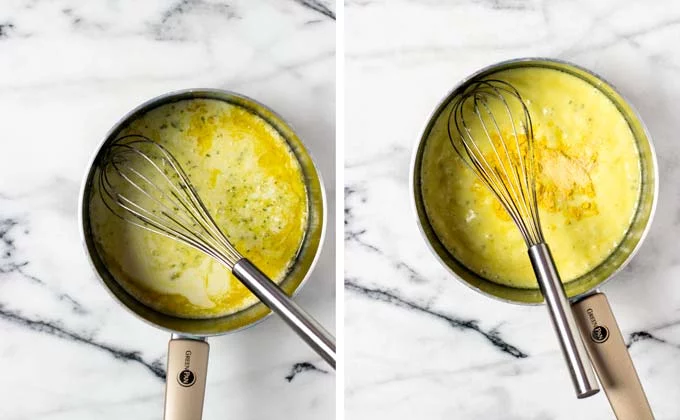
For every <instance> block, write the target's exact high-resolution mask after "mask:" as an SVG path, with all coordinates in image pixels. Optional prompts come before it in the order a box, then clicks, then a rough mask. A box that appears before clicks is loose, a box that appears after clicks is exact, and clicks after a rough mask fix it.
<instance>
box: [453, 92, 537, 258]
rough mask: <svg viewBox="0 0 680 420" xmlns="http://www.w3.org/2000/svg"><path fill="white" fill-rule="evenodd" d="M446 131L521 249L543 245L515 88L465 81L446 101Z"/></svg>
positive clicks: (526, 120) (525, 125)
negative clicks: (518, 239)
mask: <svg viewBox="0 0 680 420" xmlns="http://www.w3.org/2000/svg"><path fill="white" fill-rule="evenodd" d="M447 128H448V130H447V131H448V136H449V140H450V141H451V144H452V145H453V148H454V149H455V151H456V153H457V154H458V155H459V157H460V158H461V159H462V160H463V161H464V162H465V163H466V164H467V165H468V166H469V167H470V168H471V169H472V170H473V171H474V172H475V173H476V174H477V176H478V177H479V178H480V179H481V181H482V182H483V183H484V184H485V185H486V186H487V187H488V188H489V190H491V192H492V193H493V194H494V196H495V197H496V198H497V199H498V200H499V202H500V203H501V205H502V206H503V208H504V209H505V210H506V211H507V213H508V214H509V215H510V217H511V218H512V220H513V221H514V222H515V224H516V225H517V227H518V229H519V230H520V232H521V234H522V237H523V238H524V240H525V242H526V244H527V246H528V247H531V246H533V245H536V244H539V243H542V242H544V239H543V232H542V230H541V224H540V219H539V212H538V200H537V198H536V181H535V178H536V169H537V168H536V162H535V160H536V159H535V156H534V154H535V148H534V133H533V127H532V125H531V117H530V115H529V110H528V108H527V106H526V104H525V102H524V100H523V99H522V97H521V95H520V94H519V92H518V91H517V89H515V87H514V86H512V85H511V84H509V83H507V82H504V81H501V80H493V79H490V80H478V81H474V82H472V83H470V85H469V86H468V88H467V89H466V90H465V91H464V92H463V93H462V94H461V95H459V96H458V97H457V98H456V99H455V100H454V102H453V103H452V107H451V111H450V113H449V118H448V121H447Z"/></svg>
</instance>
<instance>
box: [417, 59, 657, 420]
mask: <svg viewBox="0 0 680 420" xmlns="http://www.w3.org/2000/svg"><path fill="white" fill-rule="evenodd" d="M526 67H539V68H547V69H554V70H558V71H561V72H565V73H567V74H570V75H572V76H575V77H578V78H580V79H581V80H583V81H585V82H587V83H589V84H590V85H591V86H593V88H595V89H598V90H599V91H600V92H602V93H603V94H604V95H605V96H606V97H608V98H609V99H610V100H611V101H612V102H613V103H614V104H615V105H616V107H617V108H618V109H619V111H620V112H621V115H623V117H624V118H625V119H626V121H627V122H628V125H629V127H630V129H631V131H632V133H633V135H634V137H635V140H636V142H637V148H638V151H639V159H640V168H641V174H642V185H641V190H640V196H639V200H638V207H637V210H636V212H635V215H634V217H633V220H632V222H631V225H630V227H629V228H628V231H627V232H626V234H625V237H624V238H623V240H622V241H621V243H620V244H619V245H618V247H617V248H616V249H615V250H614V251H613V252H612V253H611V255H609V257H608V258H606V259H605V260H604V261H603V262H602V263H601V264H600V265H598V266H597V267H595V268H594V269H592V270H591V271H590V272H588V273H586V274H584V275H583V276H581V277H579V278H577V279H575V280H573V281H570V282H568V283H566V284H565V285H564V287H565V291H566V294H567V297H568V298H569V299H570V302H571V307H572V310H573V312H574V316H575V318H576V320H577V323H578V324H579V325H578V327H579V330H580V332H581V336H582V339H583V341H584V344H585V345H586V348H587V350H588V354H589V356H590V359H591V361H592V363H593V365H594V366H595V370H596V372H597V375H598V378H599V380H600V383H601V385H602V387H603V388H604V390H605V392H606V394H607V398H608V399H609V401H610V404H611V406H612V408H613V410H614V412H615V414H616V416H617V418H618V419H619V420H622V419H630V420H646V419H653V415H652V411H651V409H650V407H649V403H648V401H647V398H646V396H645V394H644V391H643V389H642V386H641V384H640V381H639V378H638V376H637V373H636V371H635V368H634V367H633V363H632V361H631V359H630V355H629V354H628V350H627V348H626V345H625V343H624V340H623V337H622V335H621V332H620V330H619V327H618V325H617V323H616V320H615V319H614V315H613V313H612V310H611V308H610V306H609V304H608V302H607V299H606V297H605V295H604V294H602V293H601V292H600V291H599V290H598V288H599V287H600V286H602V285H603V284H604V283H605V282H606V281H607V280H609V279H610V278H612V276H614V274H615V273H616V272H617V271H619V270H621V269H622V268H623V267H624V266H625V265H626V264H627V263H628V262H629V261H630V260H631V258H633V256H634V255H635V253H636V252H637V250H638V249H639V247H640V244H641V243H642V241H643V239H644V237H645V235H646V234H647V231H648V230H649V226H650V224H651V220H652V217H653V214H654V209H655V206H656V200H657V193H658V169H657V163H656V156H655V153H654V148H653V146H652V143H651V140H650V137H649V134H648V132H647V130H646V128H645V126H644V125H643V123H642V121H641V119H640V118H639V116H638V115H637V113H636V112H635V110H634V109H633V108H632V107H631V105H630V104H629V103H628V102H627V101H626V100H625V99H624V98H623V97H622V96H621V94H619V93H618V92H617V91H616V90H615V89H614V88H613V87H612V85H611V84H609V83H607V82H606V81H604V80H603V79H602V78H601V77H600V76H598V75H596V74H594V73H592V72H590V71H588V70H586V69H583V68H581V67H578V66H576V65H574V64H571V63H567V62H564V61H559V60H553V59H545V58H524V59H516V60H510V61H504V62H501V63H498V64H494V65H491V66H489V67H486V68H484V69H482V70H480V71H478V72H476V73H475V74H473V75H472V76H470V77H469V78H467V79H465V80H463V81H462V82H461V83H460V84H459V85H457V86H456V87H455V88H454V89H453V90H452V91H451V92H450V93H449V94H448V95H447V96H446V97H445V98H444V99H443V100H442V101H441V103H440V104H439V105H438V106H437V108H436V109H435V111H434V112H433V114H432V115H431V117H430V119H429V120H428V122H427V124H426V126H425V129H424V131H423V133H422V135H421V136H420V139H419V141H418V145H417V147H416V148H415V150H414V154H413V159H412V162H411V177H410V179H411V193H412V198H413V202H414V204H415V212H416V217H417V222H418V225H419V227H420V230H421V233H422V234H423V236H424V238H425V241H426V242H427V244H428V245H429V247H430V249H431V250H432V251H433V253H434V254H435V256H436V257H437V258H438V259H439V261H440V262H441V263H442V264H443V265H444V266H445V267H446V268H447V269H448V270H449V271H450V272H451V273H452V274H453V276H454V277H455V278H457V279H459V280H460V281H462V282H463V283H464V284H466V285H468V286H470V287H472V288H473V289H474V290H476V291H478V292H480V293H482V294H485V295H487V296H490V297H493V298H496V299H500V300H503V301H505V302H511V303H520V304H539V303H542V302H543V296H542V295H541V292H540V290H539V289H538V285H537V286H536V288H533V289H521V288H513V287H510V286H505V285H501V284H498V283H494V282H492V281H490V280H488V279H486V278H484V277H482V276H480V275H478V274H476V273H474V272H473V271H472V270H469V269H468V268H466V267H465V266H464V265H463V264H462V263H461V262H460V261H458V259H456V256H455V255H453V254H451V253H450V252H449V251H448V250H447V249H446V247H444V245H443V244H442V243H441V242H440V240H439V238H438V237H437V234H436V232H435V231H434V229H433V227H432V225H431V224H430V221H429V219H428V216H427V213H426V211H425V206H424V203H423V196H422V191H421V171H422V164H423V162H422V159H423V152H424V149H425V145H426V143H427V141H428V139H429V138H430V136H433V135H435V134H434V130H433V127H434V126H435V123H436V122H437V121H438V120H439V119H440V118H448V114H447V113H446V112H445V110H446V109H447V107H448V106H449V105H450V103H451V101H452V100H454V99H455V98H456V97H457V96H458V95H460V94H461V92H463V91H465V89H466V88H467V87H468V86H469V84H470V83H471V82H473V81H475V80H479V79H482V78H487V77H489V76H491V75H493V74H494V73H497V72H500V71H504V70H509V69H517V68H526Z"/></svg>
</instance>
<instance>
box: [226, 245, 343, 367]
mask: <svg viewBox="0 0 680 420" xmlns="http://www.w3.org/2000/svg"><path fill="white" fill-rule="evenodd" d="M232 273H234V276H236V278H238V279H239V280H241V282H242V283H243V284H244V285H245V286H246V287H247V288H248V289H249V290H250V291H251V292H252V293H253V294H254V295H255V296H257V297H258V299H260V301H262V303H264V304H265V305H267V306H268V307H269V308H270V309H271V310H272V311H274V312H276V313H277V314H278V315H279V316H280V317H281V318H283V320H284V321H285V322H286V323H287V324H288V326H290V327H291V328H292V329H293V330H294V331H295V332H296V333H297V334H298V335H299V336H300V337H301V338H302V339H303V340H304V341H305V342H306V343H307V344H308V345H309V346H310V347H311V348H312V349H313V350H314V351H316V352H317V353H318V354H319V356H321V357H322V358H323V359H324V360H325V361H326V362H328V364H329V365H331V366H332V367H333V369H335V337H333V336H332V335H331V334H330V333H329V332H328V331H326V330H325V329H324V328H323V327H322V326H321V324H319V323H318V322H317V321H316V320H315V319H314V318H312V316H311V315H309V314H308V313H307V312H305V311H304V310H303V309H302V308H300V307H299V306H298V305H297V304H296V303H295V302H293V300H292V299H291V298H290V297H288V295H286V293H285V292H284V291H283V290H281V288H280V287H279V286H278V285H277V284H276V283H274V282H273V281H271V280H270V279H269V277H267V276H266V275H265V274H264V273H263V272H261V271H260V270H259V269H258V268H257V267H255V265H253V263H251V262H250V261H248V260H247V259H245V258H243V259H241V260H239V261H238V262H237V263H236V264H235V265H234V268H233V269H232Z"/></svg>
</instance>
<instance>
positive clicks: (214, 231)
mask: <svg viewBox="0 0 680 420" xmlns="http://www.w3.org/2000/svg"><path fill="white" fill-rule="evenodd" d="M98 186H99V191H100V192H101V194H100V195H101V197H102V200H103V202H104V204H105V205H106V207H107V208H108V209H109V210H110V211H111V212H113V213H114V214H115V215H116V216H118V217H119V218H121V219H123V220H125V221H126V222H128V223H131V224H133V225H135V226H138V227H140V228H142V229H146V230H148V231H151V232H155V233H158V234H160V235H163V236H166V237H169V238H172V239H175V240H177V241H180V242H182V243H184V244H186V245H189V246H191V247H193V248H195V249H198V250H199V251H201V252H203V253H204V254H206V255H209V256H210V257H212V258H214V259H216V260H217V261H219V262H221V263H222V264H224V265H225V266H227V267H228V268H229V269H230V270H231V272H232V273H233V274H234V276H235V277H236V278H238V279H239V280H240V281H241V282H242V283H243V284H244V285H245V286H246V287H247V288H248V289H249V290H250V291H251V292H252V293H253V294H254V295H255V296H257V297H258V298H259V299H260V300H261V301H262V302H263V303H264V304H265V305H267V306H268V307H269V308H270V309H272V310H273V311H274V312H276V313H277V314H279V315H280V316H281V317H282V318H283V319H284V321H285V322H286V323H287V324H288V325H289V326H290V327H291V328H292V329H293V330H294V331H295V332H296V333H297V334H298V335H299V336H300V337H301V338H302V339H303V340H304V341H305V342H307V344H309V346H310V347H312V348H313V349H314V350H315V351H316V352H317V353H318V354H319V355H320V356H321V357H323V359H324V360H326V361H327V362H328V363H329V364H330V365H331V366H333V368H335V338H334V337H333V336H332V335H331V334H330V333H328V332H327V331H326V330H325V329H324V328H323V327H322V326H321V325H320V324H319V323H318V322H317V321H316V320H314V319H313V318H312V317H311V316H310V315H309V314H307V313H306V312H305V311H304V310H303V309H302V308H300V307H299V306H298V305H297V304H296V303H295V302H293V301H292V300H291V299H290V298H289V297H288V296H287V295H286V294H285V293H284V292H283V291H282V290H281V289H280V288H279V286H278V285H277V284H276V283H274V282H273V281H272V280H270V279H269V278H268V277H267V276H266V275H265V274H264V273H262V272H261V271H260V270H259V269H258V268H257V267H255V265H253V264H252V263H251V262H250V261H249V260H248V259H246V258H244V257H243V256H242V255H241V254H240V253H239V252H238V250H236V249H235V248H234V246H233V245H232V244H231V243H230V242H229V239H228V238H227V236H226V235H225V234H224V233H223V232H222V231H221V230H220V228H219V227H218V226H217V224H216V223H215V220H214V219H213V217H212V216H211V215H210V213H209V212H208V210H207V208H206V206H205V205H204V204H203V202H202V201H201V198H200V197H199V195H198V193H197V192H196V189H195V188H194V186H193V185H192V184H191V181H190V180H189V177H188V176H187V174H186V172H185V171H184V169H182V166H181V165H180V163H179V162H178V161H177V159H176V158H175V157H174V156H173V155H172V154H171V153H170V152H169V151H168V150H167V149H166V148H165V147H163V146H162V145H160V144H158V143H156V142H154V141H152V140H150V139H149V138H147V137H144V136H141V135H137V134H133V135H127V136H124V137H121V138H119V139H118V140H116V142H115V143H113V144H112V145H110V146H109V147H108V149H107V150H106V154H105V155H104V158H103V161H102V163H101V165H100V167H99V172H98Z"/></svg>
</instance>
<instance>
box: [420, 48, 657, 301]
mask: <svg viewBox="0 0 680 420" xmlns="http://www.w3.org/2000/svg"><path fill="white" fill-rule="evenodd" d="M541 63H543V64H544V67H545V65H551V64H552V65H554V66H563V67H566V68H571V69H572V70H574V71H577V72H582V73H585V74H586V75H589V76H590V77H591V78H593V79H595V80H596V81H598V82H599V83H600V84H601V85H598V86H595V87H597V88H600V86H605V87H607V88H608V89H609V90H611V92H612V93H613V94H614V95H616V96H617V97H618V98H619V101H618V102H619V103H616V102H615V101H614V99H612V98H611V97H610V100H612V101H614V102H615V105H616V106H617V107H618V108H619V111H620V112H621V113H622V115H624V117H625V118H626V120H627V121H628V122H629V125H630V120H631V119H633V120H634V121H635V122H636V123H637V124H638V126H639V129H640V131H641V132H642V134H643V136H641V137H644V138H643V139H642V140H641V139H640V138H638V135H636V136H635V137H636V142H638V147H639V145H640V142H641V141H644V142H646V145H647V146H648V149H649V153H648V155H649V156H648V159H649V160H650V161H651V164H650V168H649V169H650V170H651V176H652V177H653V185H652V190H651V196H652V197H651V200H652V202H651V203H649V204H648V205H649V207H650V208H649V215H648V216H647V218H646V221H645V225H644V227H643V228H642V230H641V231H640V233H639V239H638V240H637V243H636V244H635V246H634V247H633V248H632V249H631V250H630V251H628V254H627V256H626V257H625V259H624V260H623V261H621V262H620V263H619V264H618V266H616V268H615V269H614V270H613V271H612V272H610V273H609V274H608V275H607V276H606V277H604V278H602V279H600V280H599V281H596V282H594V284H593V285H592V287H590V288H589V289H588V290H585V291H582V292H579V293H577V294H574V295H571V296H569V297H570V299H578V298H580V297H583V296H586V295H588V294H590V293H592V292H593V291H595V290H597V289H598V288H599V287H601V286H602V285H604V284H605V283H606V282H608V281H609V280H611V279H612V278H613V277H615V274H616V273H618V272H619V271H620V270H622V269H623V268H624V267H625V266H626V265H627V264H628V263H629V262H630V261H631V259H632V258H633V257H634V256H635V254H637V252H638V251H639V249H640V247H641V246H642V243H643V242H644V240H645V238H646V236H647V234H648V232H649V229H650V227H651V225H652V220H653V219H654V214H655V211H656V205H657V201H658V193H659V176H658V173H659V169H658V163H657V158H656V152H655V150H654V144H653V142H652V139H651V135H650V133H649V131H648V129H647V127H646V125H645V123H644V121H643V120H642V118H641V117H640V114H639V112H638V111H637V109H635V107H634V106H633V105H632V103H631V102H630V101H629V100H628V99H627V98H626V97H625V96H624V95H623V94H621V92H619V91H618V90H617V89H616V88H615V87H614V85H613V84H612V83H610V82H608V81H607V80H606V79H604V78H603V77H602V76H600V75H599V74H597V73H595V72H593V71H591V70H588V69H586V68H583V67H581V66H579V65H576V64H573V63H571V62H568V61H565V60H560V59H555V58H548V57H524V58H515V59H510V60H504V61H500V62H497V63H494V64H491V65H488V66H485V67H483V68H482V69H480V70H477V71H476V72H474V73H473V74H471V75H470V76H468V77H466V78H464V79H463V80H462V81H460V82H459V83H458V84H456V85H455V86H454V87H453V88H452V89H451V90H449V92H448V93H447V94H446V95H445V96H444V97H443V98H442V99H441V100H440V101H439V103H438V104H437V105H436V107H435V108H434V110H433V111H432V112H431V113H430V115H429V116H428V118H427V119H426V122H425V124H424V126H423V128H422V130H421V131H420V135H419V137H418V138H417V139H416V142H415V147H414V148H413V153H412V155H411V163H410V174H409V189H410V196H411V210H412V212H413V215H414V217H415V219H416V223H417V225H418V229H419V230H420V233H421V236H422V238H423V240H424V241H425V243H426V245H427V246H428V248H429V249H430V252H431V253H432V254H434V255H435V257H436V258H437V260H439V262H440V263H441V264H442V265H443V266H444V267H445V268H446V269H447V270H448V271H449V272H450V273H451V274H453V276H454V278H456V279H458V280H459V281H460V282H462V283H463V284H465V285H466V286H468V287H470V288H471V289H473V290H475V291H477V292H479V293H481V294H483V295H485V296H488V297H491V298H493V299H497V300H500V301H502V302H509V303H514V304H519V305H542V304H544V302H543V301H523V300H515V299H512V298H508V297H503V296H499V295H496V294H494V293H491V292H489V291H486V290H483V289H481V288H480V287H477V286H476V285H473V284H471V283H470V282H469V281H468V280H466V279H464V278H463V275H462V274H461V272H459V271H458V270H456V269H454V268H453V267H451V266H450V265H449V263H447V261H446V260H445V259H444V258H443V257H442V256H441V255H440V253H439V251H438V250H437V249H436V247H435V245H434V244H433V243H432V242H431V240H430V239H429V237H428V233H427V231H426V227H425V224H428V225H429V221H428V219H427V215H423V214H421V213H424V210H423V211H421V210H419V203H420V202H421V201H422V199H421V198H419V197H418V196H417V194H419V191H420V190H419V186H418V185H417V183H418V182H420V174H419V173H417V171H418V170H419V167H420V160H421V159H422V150H423V148H424V145H425V143H426V141H427V138H428V135H429V133H430V130H431V128H432V126H433V125H434V123H435V122H436V120H437V118H439V116H440V115H441V113H442V111H443V110H444V109H445V108H446V106H448V104H450V102H451V100H452V99H454V98H455V96H456V95H457V94H459V93H460V92H461V91H462V90H464V89H465V88H466V87H467V86H468V85H469V83H470V82H471V81H473V80H475V79H477V78H480V77H485V76H487V75H490V74H493V73H495V72H496V71H502V70H505V69H510V68H514V67H513V66H521V65H527V66H531V65H532V64H535V65H537V66H540V64H541ZM584 81H585V79H584ZM587 82H588V83H590V84H591V85H594V84H593V83H592V82H591V81H587ZM603 93H604V92H603ZM608 97H609V95H608ZM621 106H625V107H627V108H628V109H627V110H626V112H624V110H623V109H621ZM632 129H633V127H631V130H632ZM643 159H644V157H643V156H640V161H642V160H643ZM641 199H642V191H641ZM643 205H646V204H645V203H642V202H639V203H638V207H640V206H643ZM421 206H422V204H421ZM448 254H449V256H450V257H451V258H452V259H454V260H455V257H454V256H453V255H451V254H450V253H448ZM613 254H614V253H612V254H610V257H611V255H613ZM610 257H607V258H606V259H605V260H604V261H603V262H602V263H601V264H600V266H602V265H603V264H606V262H607V261H608V259H609V258H610ZM456 261H457V260H456ZM458 264H459V265H460V266H461V267H462V268H459V269H460V270H461V271H462V270H467V269H466V268H464V266H463V264H462V263H460V262H458ZM600 266H598V267H600ZM596 269H597V267H596ZM594 270H595V269H594ZM467 271H468V272H467V273H465V274H466V275H470V276H473V277H476V278H478V279H480V282H487V283H493V282H491V281H490V280H488V279H484V278H483V277H481V276H479V275H477V274H476V273H472V272H471V271H470V270H467ZM586 275H588V274H586ZM578 280H579V279H576V280H573V282H577V281H578ZM570 283H571V282H570ZM505 288H507V289H508V290H524V289H519V288H511V287H505ZM530 290H532V291H533V290H534V289H530ZM535 290H536V291H538V289H535Z"/></svg>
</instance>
